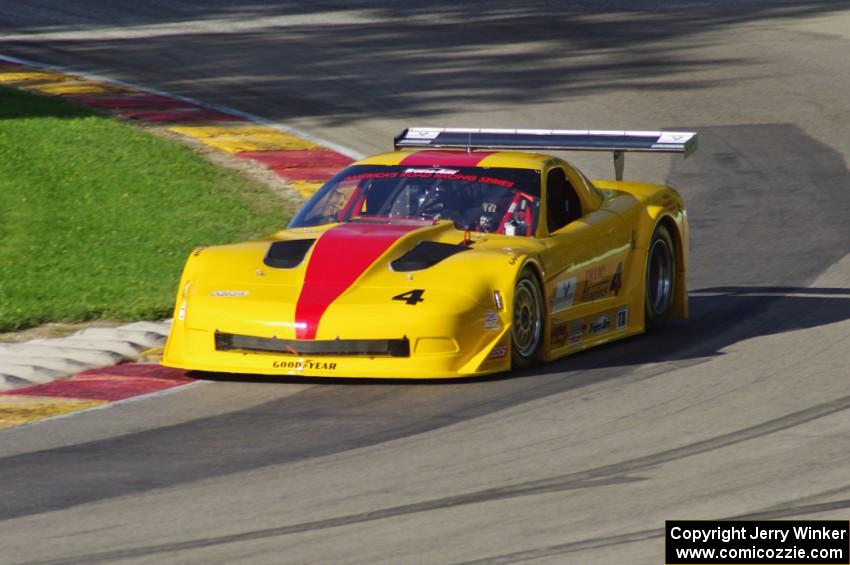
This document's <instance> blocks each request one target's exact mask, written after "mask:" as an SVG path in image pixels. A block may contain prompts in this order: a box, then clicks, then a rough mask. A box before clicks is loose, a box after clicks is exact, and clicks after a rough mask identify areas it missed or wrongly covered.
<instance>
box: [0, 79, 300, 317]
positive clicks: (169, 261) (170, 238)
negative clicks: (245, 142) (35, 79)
mask: <svg viewBox="0 0 850 565" xmlns="http://www.w3.org/2000/svg"><path fill="white" fill-rule="evenodd" d="M285 213H286V208H285V206H284V204H283V203H282V202H281V201H280V200H279V199H278V198H277V197H276V196H274V195H273V194H272V193H271V192H269V191H268V190H267V189H265V188H263V187H260V186H257V185H255V184H252V183H250V182H249V181H246V180H245V179H243V178H241V177H240V176H238V175H237V174H236V173H234V172H233V171H229V170H225V169H222V168H219V167H217V166H215V165H212V164H211V163H208V162H206V161H204V160H203V159H201V158H200V157H198V156H197V155H195V154H194V153H193V152H192V151H191V150H189V149H187V148H185V147H181V146H178V145H176V144H173V143H171V142H168V141H166V140H163V139H159V138H156V137H153V136H150V135H148V134H145V133H144V132H142V131H139V130H138V129H135V128H133V127H130V126H128V125H126V124H123V123H121V122H119V121H117V120H114V119H112V118H108V117H104V116H101V115H98V114H96V113H94V112H92V111H90V110H87V109H85V108H82V107H79V106H76V105H73V104H71V103H69V102H66V101H64V100H62V99H58V98H50V97H43V96H36V95H31V94H28V93H23V92H20V91H15V90H12V89H8V88H2V87H0V332H2V331H10V330H15V329H22V328H26V327H30V326H34V325H38V324H41V323H44V322H53V321H62V322H74V321H83V320H90V319H94V318H113V319H120V320H128V321H129V320H137V319H155V318H162V317H167V316H169V315H170V314H171V309H172V307H173V300H174V295H175V292H176V287H177V282H178V279H179V276H180V271H181V268H182V265H183V262H184V260H185V258H186V256H187V255H188V253H189V251H190V250H191V249H192V248H193V247H195V246H198V245H202V244H203V245H206V244H216V243H225V242H231V241H237V240H241V239H246V238H250V237H254V236H258V235H262V234H266V233H270V232H273V231H275V230H276V229H278V228H279V227H280V226H281V225H282V224H283V223H284V216H285Z"/></svg>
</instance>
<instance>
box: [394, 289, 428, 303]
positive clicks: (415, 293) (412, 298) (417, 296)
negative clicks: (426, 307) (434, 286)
mask: <svg viewBox="0 0 850 565" xmlns="http://www.w3.org/2000/svg"><path fill="white" fill-rule="evenodd" d="M423 294H425V290H424V289H421V288H417V289H416V290H408V291H407V292H404V293H402V294H399V295H398V296H393V300H403V301H404V303H405V304H410V305H411V306H416V305H417V304H418V303H420V302H424V301H425V299H424V298H422V295H423Z"/></svg>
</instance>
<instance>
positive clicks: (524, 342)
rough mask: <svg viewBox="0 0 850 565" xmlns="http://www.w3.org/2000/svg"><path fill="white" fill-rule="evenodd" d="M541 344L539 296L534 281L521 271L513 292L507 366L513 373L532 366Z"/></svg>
mask: <svg viewBox="0 0 850 565" xmlns="http://www.w3.org/2000/svg"><path fill="white" fill-rule="evenodd" d="M542 342H543V293H542V292H541V291H540V283H538V282H537V277H535V276H534V274H533V273H531V272H530V271H529V270H527V269H526V270H525V271H523V273H522V275H520V277H519V280H518V281H517V283H516V288H515V289H514V311H513V324H512V326H511V362H512V366H513V368H514V369H522V368H525V367H528V366H529V365H531V364H532V363H533V362H534V359H535V357H536V355H537V352H538V350H539V349H540V344H541V343H542Z"/></svg>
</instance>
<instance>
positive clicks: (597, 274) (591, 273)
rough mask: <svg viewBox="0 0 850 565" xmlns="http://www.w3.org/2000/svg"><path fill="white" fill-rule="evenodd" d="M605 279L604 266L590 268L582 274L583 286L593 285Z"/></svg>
mask: <svg viewBox="0 0 850 565" xmlns="http://www.w3.org/2000/svg"><path fill="white" fill-rule="evenodd" d="M603 278H605V265H597V266H595V267H591V268H590V269H588V270H587V271H585V273H584V284H586V285H587V284H590V283H595V282H597V281H600V280H602V279H603Z"/></svg>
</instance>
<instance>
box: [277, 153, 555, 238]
mask: <svg viewBox="0 0 850 565" xmlns="http://www.w3.org/2000/svg"><path fill="white" fill-rule="evenodd" d="M539 197H540V171H535V170H531V169H507V168H483V167H409V166H404V165H397V166H381V165H356V166H353V167H348V168H347V169H344V170H343V171H342V172H340V173H339V174H337V175H336V176H335V177H334V178H332V179H331V180H330V181H328V182H327V184H325V185H324V186H323V187H322V188H321V189H319V191H318V192H317V193H316V194H315V195H313V197H312V198H311V199H310V200H309V201H308V202H307V203H306V204H305V205H304V207H303V208H302V209H301V210H300V211H299V212H298V214H297V215H296V216H295V218H293V220H292V222H291V223H290V224H289V226H290V227H293V228H295V227H307V226H317V225H322V224H329V223H337V222H357V221H361V222H363V221H366V222H383V223H386V222H405V221H423V222H431V223H433V222H436V221H439V220H449V221H451V222H453V223H454V224H455V227H457V228H458V229H462V230H471V231H480V232H487V233H503V234H507V235H524V236H530V235H534V232H535V229H536V228H537V217H538V211H539V208H540V202H539Z"/></svg>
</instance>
